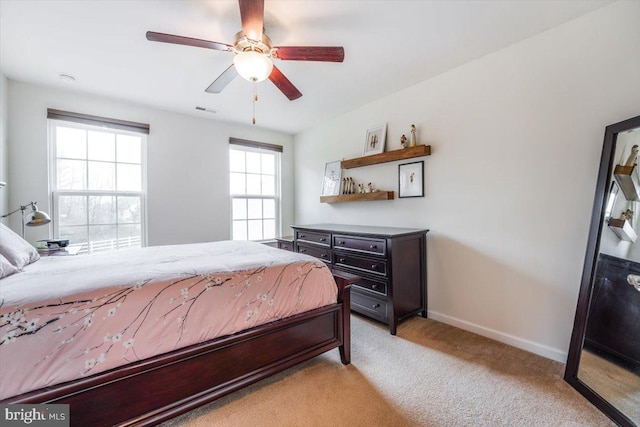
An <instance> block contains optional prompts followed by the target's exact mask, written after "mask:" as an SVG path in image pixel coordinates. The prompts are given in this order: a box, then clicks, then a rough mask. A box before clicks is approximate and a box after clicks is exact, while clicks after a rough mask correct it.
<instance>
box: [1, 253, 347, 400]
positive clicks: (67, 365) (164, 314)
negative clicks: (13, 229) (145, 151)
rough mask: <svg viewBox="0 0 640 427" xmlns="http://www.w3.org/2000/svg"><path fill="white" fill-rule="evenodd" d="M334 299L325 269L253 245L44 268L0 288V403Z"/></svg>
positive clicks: (106, 257)
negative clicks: (9, 398)
mask: <svg viewBox="0 0 640 427" xmlns="http://www.w3.org/2000/svg"><path fill="white" fill-rule="evenodd" d="M336 299H337V290H336V285H335V282H334V281H333V278H332V276H331V273H330V271H329V269H328V268H327V267H326V266H325V265H324V263H322V262H320V261H317V260H316V259H315V258H311V257H308V256H305V255H301V254H296V253H292V252H286V251H282V250H279V249H275V248H270V247H267V246H264V245H261V244H257V243H246V242H216V243H204V244H195V245H177V246H160V247H149V248H142V249H132V250H126V251H118V252H116V253H113V254H100V255H87V256H68V257H47V258H42V259H41V260H40V261H38V262H36V263H34V264H32V265H30V266H27V267H26V268H25V271H24V272H21V273H18V274H15V275H13V276H9V277H7V278H5V279H2V280H0V384H1V386H0V399H6V398H8V397H11V396H15V395H18V394H22V393H25V392H28V391H31V390H37V389H40V388H43V387H47V386H51V385H54V384H58V383H62V382H66V381H70V380H73V379H76V378H79V377H84V376H89V375H93V374H96V373H99V372H102V371H106V370H108V369H112V368H115V367H118V366H121V365H125V364H127V363H130V362H134V361H137V360H142V359H146V358H148V357H151V356H154V355H157V354H161V353H166V352H169V351H172V350H175V349H178V348H181V347H185V346H188V345H191V344H195V343H198V342H202V341H206V340H209V339H212V338H216V337H220V336H223V335H228V334H233V333H235V332H238V331H241V330H244V329H247V328H251V327H253V326H257V325H260V324H264V323H268V322H271V321H274V320H276V319H281V318H285V317H288V316H292V315H294V314H297V313H302V312H304V311H308V310H311V309H314V308H318V307H322V306H325V305H328V304H331V303H335V302H336Z"/></svg>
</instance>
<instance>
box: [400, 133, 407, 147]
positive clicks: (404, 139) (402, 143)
mask: <svg viewBox="0 0 640 427" xmlns="http://www.w3.org/2000/svg"><path fill="white" fill-rule="evenodd" d="M400 146H401V147H402V148H407V147H408V144H407V137H406V135H404V134H403V135H402V136H401V137H400Z"/></svg>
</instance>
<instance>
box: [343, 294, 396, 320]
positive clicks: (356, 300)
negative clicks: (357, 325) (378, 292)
mask: <svg viewBox="0 0 640 427" xmlns="http://www.w3.org/2000/svg"><path fill="white" fill-rule="evenodd" d="M351 310H353V311H356V312H358V313H362V314H365V315H367V316H370V317H374V318H376V319H379V320H383V321H386V320H387V318H388V314H387V301H386V299H384V298H376V296H374V295H368V294H367V293H365V292H358V291H357V290H353V288H352V291H351Z"/></svg>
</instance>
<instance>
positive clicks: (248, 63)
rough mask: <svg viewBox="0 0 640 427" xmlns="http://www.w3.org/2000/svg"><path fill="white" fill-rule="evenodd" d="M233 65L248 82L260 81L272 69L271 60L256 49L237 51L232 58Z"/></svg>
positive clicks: (265, 77) (264, 78) (267, 75)
mask: <svg viewBox="0 0 640 427" xmlns="http://www.w3.org/2000/svg"><path fill="white" fill-rule="evenodd" d="M233 65H234V66H235V67H236V71H238V74H240V76H241V77H242V78H243V79H245V80H249V81H250V82H261V81H263V80H266V79H267V78H268V77H269V75H270V74H271V70H273V62H271V59H270V58H268V57H267V56H266V55H264V54H263V53H261V52H258V51H256V50H246V51H244V52H239V53H238V54H236V56H235V58H233Z"/></svg>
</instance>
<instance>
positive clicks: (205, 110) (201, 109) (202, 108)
mask: <svg viewBox="0 0 640 427" xmlns="http://www.w3.org/2000/svg"><path fill="white" fill-rule="evenodd" d="M196 110H198V111H204V112H205V113H211V114H215V113H217V111H216V110H212V109H211V108H205V107H196Z"/></svg>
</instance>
